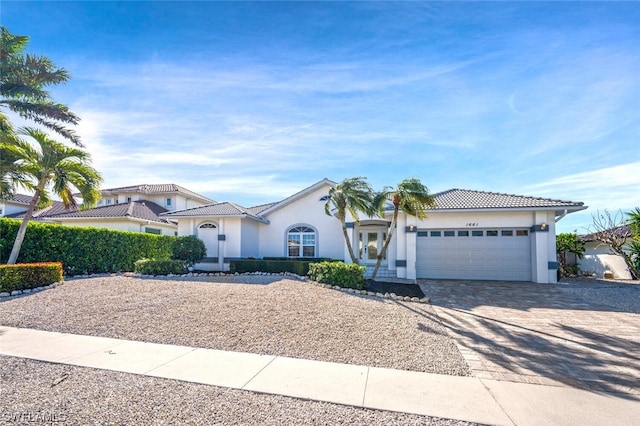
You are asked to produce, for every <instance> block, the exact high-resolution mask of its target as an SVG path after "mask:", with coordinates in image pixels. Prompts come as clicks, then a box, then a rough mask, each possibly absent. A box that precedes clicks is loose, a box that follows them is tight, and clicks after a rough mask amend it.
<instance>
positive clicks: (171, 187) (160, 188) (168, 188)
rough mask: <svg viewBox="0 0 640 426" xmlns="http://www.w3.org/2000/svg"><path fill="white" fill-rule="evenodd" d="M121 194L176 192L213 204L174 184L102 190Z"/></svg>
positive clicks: (106, 192) (209, 200)
mask: <svg viewBox="0 0 640 426" xmlns="http://www.w3.org/2000/svg"><path fill="white" fill-rule="evenodd" d="M122 192H138V193H142V194H169V193H175V192H177V193H180V194H184V195H188V196H190V197H194V198H200V199H202V200H206V201H208V202H215V201H214V200H212V199H210V198H207V197H205V196H204V195H200V194H198V193H197V192H193V191H190V190H188V189H186V188H184V187H182V186H180V185H176V184H175V183H163V184H153V185H149V184H142V185H131V186H122V187H120V188H107V189H103V190H102V193H103V194H117V193H122Z"/></svg>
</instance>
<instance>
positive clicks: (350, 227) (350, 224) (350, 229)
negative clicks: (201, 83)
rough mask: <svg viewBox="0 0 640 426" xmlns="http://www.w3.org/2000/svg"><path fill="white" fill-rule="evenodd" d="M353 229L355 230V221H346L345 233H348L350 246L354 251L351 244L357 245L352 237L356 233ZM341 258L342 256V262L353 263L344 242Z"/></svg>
mask: <svg viewBox="0 0 640 426" xmlns="http://www.w3.org/2000/svg"><path fill="white" fill-rule="evenodd" d="M355 230H356V224H355V222H347V234H348V235H349V241H351V248H352V249H353V250H354V252H355V248H354V247H353V246H354V245H355V246H357V244H356V241H355V239H354V238H355V235H356V232H355ZM343 258H344V263H353V262H352V261H351V256H350V255H349V248H348V247H347V245H346V242H345V246H344V254H343Z"/></svg>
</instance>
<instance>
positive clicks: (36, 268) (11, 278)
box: [0, 262, 62, 293]
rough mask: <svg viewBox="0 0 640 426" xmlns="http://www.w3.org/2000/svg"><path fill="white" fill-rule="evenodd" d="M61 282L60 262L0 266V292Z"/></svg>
mask: <svg viewBox="0 0 640 426" xmlns="http://www.w3.org/2000/svg"><path fill="white" fill-rule="evenodd" d="M60 281H62V264H61V263H60V262H40V263H24V264H22V263H18V264H16V265H0V292H8V293H10V292H12V291H13V290H24V289H29V288H36V287H43V286H46V285H49V284H53V283H57V282H60Z"/></svg>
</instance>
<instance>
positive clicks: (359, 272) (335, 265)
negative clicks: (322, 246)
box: [309, 261, 365, 290]
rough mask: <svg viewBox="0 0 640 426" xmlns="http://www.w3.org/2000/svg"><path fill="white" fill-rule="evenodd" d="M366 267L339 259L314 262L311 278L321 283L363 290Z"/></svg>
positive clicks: (310, 268) (311, 267) (310, 272)
mask: <svg viewBox="0 0 640 426" xmlns="http://www.w3.org/2000/svg"><path fill="white" fill-rule="evenodd" d="M364 272H365V267H364V266H360V265H356V264H354V263H349V264H347V263H344V262H339V261H333V262H320V263H314V264H312V265H310V266H309V278H311V279H312V280H314V281H317V282H319V283H325V284H331V285H337V286H340V287H345V288H355V289H358V290H362V289H363V288H364V285H365V279H364Z"/></svg>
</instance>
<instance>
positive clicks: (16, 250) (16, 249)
mask: <svg viewBox="0 0 640 426" xmlns="http://www.w3.org/2000/svg"><path fill="white" fill-rule="evenodd" d="M40 192H41V191H40V189H39V188H38V189H36V191H35V194H33V198H32V199H31V202H30V203H29V208H28V209H27V212H26V213H25V215H24V219H22V223H21V224H20V228H19V229H18V233H17V234H16V239H15V241H14V242H13V249H11V254H10V255H9V260H8V261H7V264H9V265H14V264H15V263H16V261H17V260H18V255H19V254H20V248H21V247H22V242H23V241H24V236H25V234H26V233H27V225H28V224H29V221H30V220H31V218H32V217H33V212H34V211H35V209H36V205H38V201H39V200H40Z"/></svg>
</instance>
